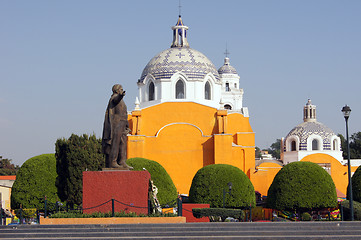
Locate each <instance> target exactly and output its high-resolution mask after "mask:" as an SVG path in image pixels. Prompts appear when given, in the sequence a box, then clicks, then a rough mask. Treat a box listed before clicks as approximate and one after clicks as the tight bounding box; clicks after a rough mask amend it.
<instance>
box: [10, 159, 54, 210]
mask: <svg viewBox="0 0 361 240" xmlns="http://www.w3.org/2000/svg"><path fill="white" fill-rule="evenodd" d="M56 177H57V174H56V160H55V156H54V154H43V155H39V156H35V157H32V158H30V159H28V160H27V161H26V162H25V163H24V164H23V165H22V166H21V168H20V169H19V171H18V173H17V175H16V180H15V182H14V185H13V187H12V191H11V208H12V209H17V208H20V204H22V207H23V208H40V209H44V196H46V197H47V199H48V200H49V201H51V202H55V201H56V200H57V198H58V195H57V189H56V187H55V180H56Z"/></svg>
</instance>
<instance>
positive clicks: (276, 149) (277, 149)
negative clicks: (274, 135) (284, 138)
mask: <svg viewBox="0 0 361 240" xmlns="http://www.w3.org/2000/svg"><path fill="white" fill-rule="evenodd" d="M268 153H269V154H272V157H274V158H276V159H280V158H281V139H276V142H274V143H272V145H271V146H270V148H268Z"/></svg>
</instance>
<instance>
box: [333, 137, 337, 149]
mask: <svg viewBox="0 0 361 240" xmlns="http://www.w3.org/2000/svg"><path fill="white" fill-rule="evenodd" d="M332 150H334V151H336V150H338V147H337V139H333V141H332Z"/></svg>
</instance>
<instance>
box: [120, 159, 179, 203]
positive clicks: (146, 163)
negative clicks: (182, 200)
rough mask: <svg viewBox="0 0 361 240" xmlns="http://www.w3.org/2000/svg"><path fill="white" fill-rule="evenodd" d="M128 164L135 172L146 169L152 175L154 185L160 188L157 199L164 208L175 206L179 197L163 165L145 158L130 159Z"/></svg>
mask: <svg viewBox="0 0 361 240" xmlns="http://www.w3.org/2000/svg"><path fill="white" fill-rule="evenodd" d="M127 164H128V165H130V166H132V167H133V168H134V171H142V170H143V168H145V169H146V170H147V171H148V172H149V173H150V175H151V179H152V181H153V184H154V185H155V186H156V187H157V188H158V194H157V198H158V200H159V203H160V205H162V207H164V206H165V205H169V206H170V207H171V206H174V205H175V203H176V202H175V200H176V199H177V197H178V193H177V189H176V187H175V185H174V183H173V181H172V179H171V178H170V176H169V174H168V173H167V171H166V170H165V169H164V168H163V167H162V165H160V164H159V163H157V162H155V161H152V160H149V159H145V158H130V159H128V160H127Z"/></svg>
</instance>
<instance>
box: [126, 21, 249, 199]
mask: <svg viewBox="0 0 361 240" xmlns="http://www.w3.org/2000/svg"><path fill="white" fill-rule="evenodd" d="M172 30H173V41H172V44H171V47H170V48H168V49H166V50H164V51H162V52H160V53H159V54H157V55H156V56H155V57H153V58H152V59H151V60H150V61H149V62H148V64H147V65H146V66H145V68H144V70H143V72H142V74H141V77H140V79H139V80H138V82H137V85H138V89H139V97H138V98H137V100H136V103H135V105H136V107H135V109H134V111H132V113H131V115H129V123H130V127H131V129H132V132H131V134H130V135H128V158H132V157H144V158H147V159H150V160H154V161H156V162H158V163H159V164H161V165H162V166H163V167H164V168H165V169H166V171H167V172H168V174H169V175H170V177H171V178H172V180H173V182H174V184H175V186H176V188H177V190H178V192H179V194H188V193H189V189H190V186H191V183H192V179H193V177H194V175H195V174H196V172H197V171H198V170H199V169H200V168H202V167H204V166H207V165H209V164H218V163H224V164H230V165H234V166H236V167H238V168H240V169H241V170H243V171H244V172H245V173H246V174H248V176H249V177H250V169H251V168H254V164H255V136H254V132H253V130H252V128H251V125H250V123H249V114H248V109H247V108H246V107H243V103H242V99H243V89H242V88H241V87H240V86H239V78H240V77H239V75H238V74H237V71H236V70H235V68H233V67H232V66H231V65H230V59H229V58H228V57H226V58H225V60H224V65H223V66H221V67H220V68H219V69H218V70H217V68H216V67H215V66H214V64H213V63H212V62H211V61H210V60H209V59H208V58H207V57H206V56H205V55H204V54H202V53H201V52H199V51H197V50H195V49H192V48H190V46H189V43H188V40H187V30H188V27H187V26H185V25H184V24H183V22H182V19H181V17H180V16H179V19H178V21H177V23H176V25H175V26H174V27H172Z"/></svg>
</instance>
